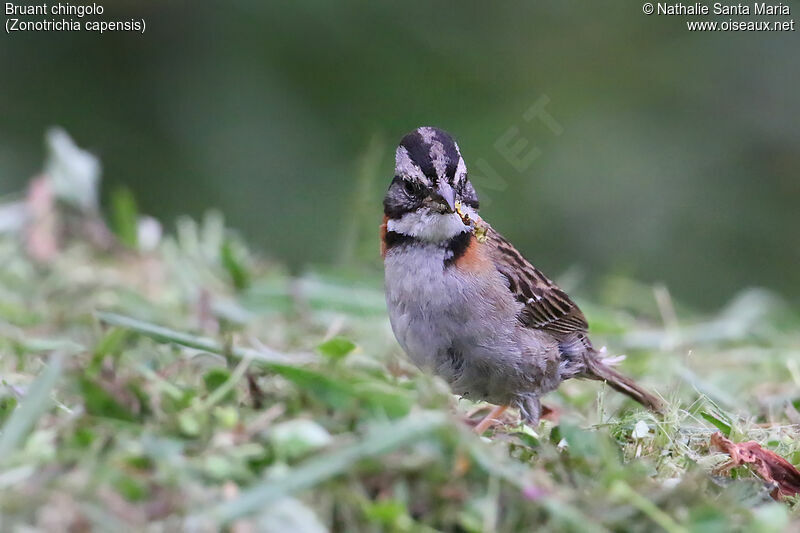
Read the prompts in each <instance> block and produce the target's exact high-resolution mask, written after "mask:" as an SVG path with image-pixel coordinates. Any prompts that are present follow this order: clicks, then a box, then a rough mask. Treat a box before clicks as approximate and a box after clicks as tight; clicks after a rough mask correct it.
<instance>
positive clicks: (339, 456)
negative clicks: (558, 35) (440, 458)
mask: <svg viewBox="0 0 800 533" xmlns="http://www.w3.org/2000/svg"><path fill="white" fill-rule="evenodd" d="M447 421H448V417H447V416H446V415H445V413H442V412H436V411H425V412H420V413H414V414H412V415H409V416H407V417H406V418H404V419H402V420H400V421H399V422H396V423H393V424H391V427H390V428H386V431H375V432H372V433H371V434H369V435H368V436H367V437H366V438H365V439H364V440H362V441H360V442H357V443H355V444H351V445H349V446H346V447H344V448H341V449H338V450H332V451H330V452H328V453H325V454H322V455H318V456H316V457H314V458H312V459H309V460H307V461H305V462H304V463H302V464H301V465H299V466H298V467H297V468H294V469H292V471H291V472H289V473H288V474H287V475H286V476H285V477H282V478H280V479H277V480H267V481H264V482H262V483H259V484H257V485H255V486H253V487H252V488H250V489H248V490H245V491H243V492H242V493H241V494H240V495H239V496H238V497H237V498H236V499H234V500H231V501H228V502H225V503H221V504H218V505H216V506H214V507H212V508H211V509H210V510H208V511H205V512H198V513H195V514H194V515H193V516H191V517H190V519H189V520H190V521H195V520H200V521H204V520H203V519H209V518H210V519H214V520H215V521H216V522H217V523H218V524H220V525H222V524H228V523H230V522H231V521H233V520H236V519H237V518H241V517H243V516H247V515H249V514H252V513H254V512H256V511H258V510H259V509H262V508H263V507H264V506H266V505H267V504H269V503H271V502H274V501H277V500H278V499H279V498H282V497H284V496H288V495H290V494H293V493H295V492H298V491H300V490H303V489H307V488H310V487H313V486H315V485H317V484H319V483H322V482H323V481H327V480H328V479H331V478H332V477H334V476H337V475H339V474H341V473H343V472H345V471H347V470H348V469H349V468H350V467H351V466H352V465H353V464H355V463H356V462H358V461H360V460H362V459H365V458H367V457H375V456H379V455H383V454H385V453H388V452H390V451H392V450H395V449H397V448H399V447H401V446H404V445H406V444H411V443H413V442H418V441H419V440H420V439H422V438H424V437H426V436H428V435H430V434H431V433H433V432H434V431H436V430H437V429H439V428H441V427H443V426H444V425H446V423H447Z"/></svg>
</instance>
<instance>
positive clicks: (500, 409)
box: [474, 405, 508, 435]
mask: <svg viewBox="0 0 800 533" xmlns="http://www.w3.org/2000/svg"><path fill="white" fill-rule="evenodd" d="M506 409H508V406H507V405H498V406H496V407H495V408H494V409H492V410H491V411H489V414H488V415H486V416H485V417H484V419H483V420H481V421H480V422H478V425H477V426H475V429H474V431H475V433H477V434H478V435H483V432H484V431H486V430H487V429H489V428H490V427H491V426H493V425H494V424H495V422H498V420H497V417H499V416H500V415H502V414H503V413H504V412H505V410H506Z"/></svg>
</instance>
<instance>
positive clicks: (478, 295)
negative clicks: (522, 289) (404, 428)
mask: <svg viewBox="0 0 800 533" xmlns="http://www.w3.org/2000/svg"><path fill="white" fill-rule="evenodd" d="M447 253H448V252H447V250H446V249H445V247H443V246H440V245H437V244H433V243H422V242H413V243H410V244H406V245H403V246H398V247H396V248H393V249H391V250H389V251H388V253H387V254H386V257H385V262H384V264H385V270H386V280H385V284H386V303H387V307H388V310H389V319H390V321H391V324H392V329H393V331H394V334H395V336H396V337H397V340H398V342H399V343H400V345H401V346H402V348H403V349H404V350H405V352H406V353H407V354H408V355H409V357H410V358H411V359H412V360H413V361H414V363H415V364H416V365H417V366H419V367H420V368H422V369H424V370H428V371H432V372H435V373H436V374H438V375H440V376H441V377H443V378H444V379H445V380H446V381H448V382H449V383H450V384H451V386H452V388H453V391H454V392H456V393H458V394H469V395H470V396H473V397H476V399H480V398H482V399H487V400H489V401H492V399H494V400H495V401H500V400H502V399H504V398H499V397H498V394H499V392H498V391H504V390H509V389H510V390H514V389H515V388H518V387H515V386H514V385H513V383H514V382H516V381H519V380H523V381H525V380H528V379H530V378H532V377H533V376H532V375H531V371H530V370H531V369H528V368H525V367H526V366H527V365H526V363H525V361H526V359H527V358H525V357H523V354H522V352H523V347H522V345H521V343H520V338H519V335H520V328H519V327H518V324H519V323H518V321H517V320H516V315H517V313H518V312H519V310H520V304H518V303H517V302H515V301H514V300H513V299H512V298H509V296H510V295H509V293H508V288H507V286H506V285H505V283H504V281H503V280H502V278H501V277H500V275H499V274H498V273H497V272H496V271H494V270H492V271H489V272H479V273H477V272H466V271H464V270H461V269H459V268H458V267H456V266H454V265H445V259H446V255H447ZM526 374H527V375H526ZM533 374H534V375H535V372H534V373H533ZM503 383H505V386H503V385H502V384H503ZM509 385H510V386H509ZM520 386H522V384H520ZM503 394H505V393H503Z"/></svg>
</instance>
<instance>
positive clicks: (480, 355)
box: [380, 127, 663, 434]
mask: <svg viewBox="0 0 800 533" xmlns="http://www.w3.org/2000/svg"><path fill="white" fill-rule="evenodd" d="M383 212H384V216H383V223H382V225H381V227H380V228H381V229H380V237H381V255H382V256H383V263H384V288H385V297H386V305H387V308H388V314H389V321H390V323H391V327H392V331H393V333H394V335H395V338H396V339H397V341H398V343H399V344H400V346H401V348H402V349H403V351H404V352H405V353H406V354H407V355H408V357H409V358H410V359H411V361H412V362H413V363H414V364H415V365H416V366H417V367H419V368H420V369H421V370H423V371H427V372H430V373H433V374H435V375H438V376H440V377H441V378H443V379H444V380H445V381H446V382H447V383H448V384H449V385H450V388H451V390H452V392H453V393H455V394H457V395H459V396H461V397H466V398H469V399H471V400H474V401H485V402H487V403H490V404H494V405H495V407H494V408H493V409H492V410H491V412H490V413H489V415H488V416H486V418H484V419H483V420H482V421H481V422H480V423H479V424H478V425H477V426H476V427H475V431H476V432H478V433H479V434H480V433H483V432H484V431H485V430H486V429H488V428H489V427H491V426H492V425H493V424H494V423H495V422H496V421H497V417H499V416H500V415H501V414H502V413H503V412H504V411H505V410H506V409H507V408H508V407H512V408H516V409H518V410H519V413H520V417H521V418H522V419H523V420H524V421H525V422H526V423H528V424H530V425H532V426H537V425H538V422H539V419H540V416H541V413H542V404H541V398H542V396H543V395H545V394H547V393H548V392H551V391H553V390H555V389H556V388H558V386H559V385H560V384H561V382H563V381H565V380H567V379H572V378H584V379H591V380H600V381H604V382H606V383H607V384H608V385H609V386H610V387H612V388H613V389H615V390H617V391H619V392H621V393H623V394H626V395H628V396H630V397H631V398H633V399H634V400H636V401H637V402H639V403H640V404H642V405H643V406H645V407H647V408H649V409H651V410H653V411H655V412H661V411H662V409H663V402H662V401H661V400H660V398H659V397H657V396H656V395H655V394H653V393H651V392H649V391H647V390H646V389H644V388H642V387H641V386H639V385H638V384H637V383H636V382H634V381H633V380H632V379H631V378H629V377H627V376H625V375H623V374H621V373H620V372H618V371H617V370H616V369H614V368H612V367H611V366H609V365H608V364H606V363H605V362H604V361H603V358H602V354H601V352H600V351H598V350H596V349H595V348H594V347H593V345H592V343H591V341H590V339H589V335H588V327H589V326H588V323H587V321H586V318H585V317H584V314H583V313H582V312H581V310H580V309H579V308H578V306H577V305H576V304H575V302H573V300H572V299H571V298H570V297H569V296H568V295H567V294H566V293H565V292H564V291H563V290H561V289H560V288H559V287H558V286H557V285H556V284H555V283H554V282H553V281H551V280H550V279H549V278H548V277H546V276H545V275H544V274H543V273H542V272H541V271H540V270H539V269H537V268H536V267H534V266H533V265H532V264H531V263H530V262H529V261H528V260H527V259H525V258H524V257H523V255H522V254H521V253H520V252H519V251H518V250H517V249H516V248H515V247H514V246H513V245H512V244H511V243H510V242H509V241H508V240H506V239H505V238H504V237H503V236H502V235H501V234H500V233H498V232H497V231H496V230H495V229H494V228H493V227H492V226H491V225H490V224H489V223H487V222H486V221H485V220H483V219H482V218H481V216H480V215H479V201H478V196H477V193H476V191H475V188H474V187H473V185H472V183H471V182H470V180H469V176H468V172H467V166H466V163H465V162H464V159H463V157H462V156H461V150H460V149H459V146H458V144H456V142H455V141H454V140H453V138H452V137H451V136H450V134H448V133H447V132H445V131H443V130H441V129H439V128H435V127H420V128H417V129H415V130H414V131H412V132H410V133H408V134H407V135H405V136H404V137H403V138H402V140H401V141H400V144H399V145H398V147H397V150H396V152H395V169H394V177H393V178H392V180H391V183H390V185H389V187H388V190H387V192H386V195H385V197H384V199H383Z"/></svg>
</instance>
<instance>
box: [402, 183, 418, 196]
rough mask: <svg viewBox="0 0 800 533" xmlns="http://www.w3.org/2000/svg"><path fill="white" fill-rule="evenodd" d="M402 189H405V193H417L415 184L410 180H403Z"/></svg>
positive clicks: (410, 194) (412, 194)
mask: <svg viewBox="0 0 800 533" xmlns="http://www.w3.org/2000/svg"><path fill="white" fill-rule="evenodd" d="M403 189H404V190H405V191H406V194H408V195H409V196H414V195H415V194H416V193H417V186H416V185H414V183H413V182H411V181H404V182H403Z"/></svg>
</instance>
